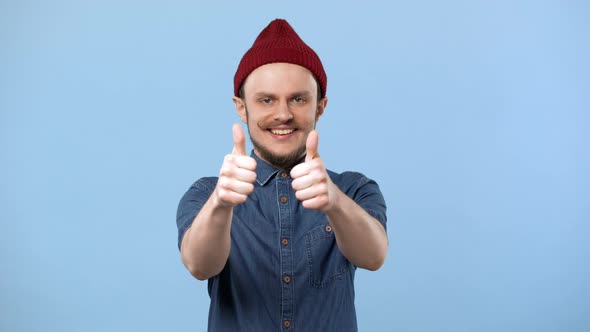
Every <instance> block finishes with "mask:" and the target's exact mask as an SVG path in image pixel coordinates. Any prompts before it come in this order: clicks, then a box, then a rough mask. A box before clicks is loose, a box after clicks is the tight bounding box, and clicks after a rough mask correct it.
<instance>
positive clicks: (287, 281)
mask: <svg viewBox="0 0 590 332" xmlns="http://www.w3.org/2000/svg"><path fill="white" fill-rule="evenodd" d="M283 281H284V282H285V283H286V284H288V283H290V282H291V277H289V276H285V277H284V278H283Z"/></svg>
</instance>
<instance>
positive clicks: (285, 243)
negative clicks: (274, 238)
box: [281, 239, 289, 247]
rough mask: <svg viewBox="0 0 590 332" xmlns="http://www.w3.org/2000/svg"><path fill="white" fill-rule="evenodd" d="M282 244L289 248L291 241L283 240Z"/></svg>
mask: <svg viewBox="0 0 590 332" xmlns="http://www.w3.org/2000/svg"><path fill="white" fill-rule="evenodd" d="M281 243H282V244H283V246H285V247H286V246H287V245H288V244H289V239H283V241H281Z"/></svg>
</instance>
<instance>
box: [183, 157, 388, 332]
mask: <svg viewBox="0 0 590 332" xmlns="http://www.w3.org/2000/svg"><path fill="white" fill-rule="evenodd" d="M252 157H253V158H255V159H256V162H257V167H256V174H257V179H256V182H255V184H254V186H255V189H254V192H253V193H252V194H250V196H248V200H247V201H246V202H245V203H243V204H240V205H238V206H236V207H234V213H233V220H232V227H231V250H230V255H229V259H228V261H227V263H226V265H225V267H224V268H223V270H222V271H221V273H220V274H218V275H217V276H214V277H212V278H210V279H209V281H208V286H209V296H210V298H211V305H210V308H209V331H289V332H293V331H340V332H344V331H357V322H356V312H355V306H354V273H355V270H356V267H355V266H354V265H353V264H351V263H350V262H349V261H348V260H347V259H346V258H345V257H344V256H343V255H342V253H340V250H339V249H338V246H337V245H336V239H335V237H334V232H333V231H332V227H331V226H330V224H329V223H328V220H327V218H326V215H325V214H324V213H323V212H321V211H316V210H309V209H305V208H303V206H302V205H301V202H299V201H298V200H297V199H296V198H295V192H294V190H293V188H292V187H291V181H292V179H291V177H290V175H289V171H288V170H287V171H282V170H279V169H277V168H274V167H273V166H271V165H270V164H268V163H266V162H265V161H263V160H261V159H260V158H258V157H257V156H256V155H255V154H253V153H252ZM328 173H329V176H330V178H331V179H332V181H333V182H334V184H336V185H337V186H338V187H339V188H340V190H342V192H344V193H345V194H346V195H348V196H349V197H350V198H352V199H353V200H354V201H355V202H356V203H357V204H359V205H360V206H361V207H363V208H364V209H365V210H366V211H367V212H368V213H369V214H370V215H371V216H373V217H374V218H375V219H377V220H378V221H379V222H380V223H381V224H382V225H383V226H384V227H385V224H386V215H385V213H386V207H385V201H384V199H383V196H382V194H381V192H380V190H379V187H378V185H377V183H375V182H374V181H372V180H369V179H368V178H366V177H365V176H363V175H362V174H360V173H355V172H344V173H342V174H337V173H334V172H331V171H328ZM216 183H217V178H215V177H206V178H201V179H199V180H198V181H197V182H195V183H194V184H193V185H192V186H191V187H190V189H189V190H188V191H187V192H186V194H185V195H184V196H183V197H182V199H181V201H180V204H179V206H178V213H177V219H176V222H177V226H178V246H179V248H180V242H181V240H182V237H183V235H184V233H185V232H186V230H187V229H188V228H189V227H190V226H191V224H192V222H193V220H194V218H195V216H196V215H197V213H199V210H200V209H201V207H202V206H203V205H204V204H205V202H206V201H207V199H208V198H209V196H210V195H211V193H212V192H213V189H214V188H215V185H216Z"/></svg>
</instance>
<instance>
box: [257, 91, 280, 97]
mask: <svg viewBox="0 0 590 332" xmlns="http://www.w3.org/2000/svg"><path fill="white" fill-rule="evenodd" d="M262 97H268V98H273V99H276V98H277V96H276V95H275V94H274V93H270V92H264V91H260V92H256V93H255V94H254V98H262Z"/></svg>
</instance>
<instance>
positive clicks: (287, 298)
mask: <svg viewBox="0 0 590 332" xmlns="http://www.w3.org/2000/svg"><path fill="white" fill-rule="evenodd" d="M289 179H290V178H289V176H288V174H287V173H286V172H279V173H278V174H277V176H276V186H277V187H276V188H277V199H278V201H279V206H278V207H279V227H280V234H279V239H280V246H279V248H280V253H281V274H280V275H281V308H280V309H281V320H282V321H283V329H284V330H286V329H290V328H291V327H292V322H293V318H294V300H295V294H294V286H293V278H292V275H293V252H292V249H291V246H290V245H289V243H290V242H289V239H291V237H292V227H293V221H292V211H291V204H289V201H290V193H291V192H292V189H291V184H290V181H289Z"/></svg>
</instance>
